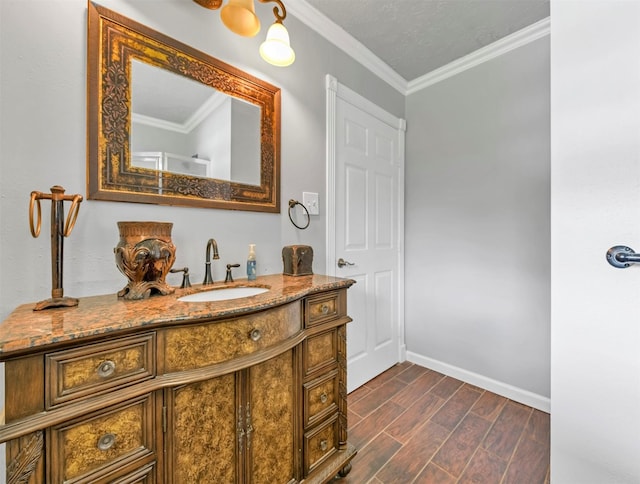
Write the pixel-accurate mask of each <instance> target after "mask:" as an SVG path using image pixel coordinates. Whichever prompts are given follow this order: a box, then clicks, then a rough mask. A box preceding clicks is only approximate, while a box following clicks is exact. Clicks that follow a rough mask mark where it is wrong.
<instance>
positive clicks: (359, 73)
mask: <svg viewBox="0 0 640 484" xmlns="http://www.w3.org/2000/svg"><path fill="white" fill-rule="evenodd" d="M99 3H100V4H101V5H103V6H105V7H107V8H110V9H111V10H114V11H116V12H118V13H120V14H122V15H125V16H127V17H129V18H132V19H133V20H136V21H138V22H140V23H143V24H145V25H148V26H149V27H152V28H154V29H156V30H159V31H162V32H164V33H165V34H167V35H169V36H171V37H173V38H176V39H177V40H180V41H182V42H184V43H186V44H189V45H192V46H193V47H195V48H197V49H199V50H202V51H204V52H206V53H207V54H210V55H212V56H214V57H217V58H219V59H221V60H223V61H225V62H228V63H231V64H233V65H235V66H237V67H239V68H240V69H243V70H245V71H247V72H249V73H251V74H253V75H256V76H258V77H261V78H263V79H265V80H266V81H268V82H271V83H273V84H275V85H277V86H280V87H281V88H282V190H281V200H283V201H284V203H282V206H283V211H282V213H280V214H261V213H254V212H240V211H228V210H213V209H196V208H184V207H168V206H156V205H145V204H129V203H118V202H102V201H91V200H85V201H84V202H83V203H82V205H81V208H80V215H79V217H78V221H77V224H76V227H75V230H74V231H73V233H72V234H71V236H70V237H69V238H68V239H66V240H65V255H64V289H65V294H66V295H68V296H87V295H95V294H104V293H113V292H115V291H117V290H119V289H120V288H121V287H122V286H124V283H125V279H124V276H122V275H121V274H120V273H119V272H118V270H117V269H116V266H115V263H114V258H113V247H115V245H116V243H117V241H118V232H117V227H116V222H117V221H119V220H159V221H168V222H173V223H174V227H173V240H174V243H175V245H176V247H177V259H176V265H177V266H180V267H182V266H188V267H189V268H190V269H191V273H192V281H193V282H201V280H202V278H203V276H204V252H205V244H206V241H207V239H209V238H210V237H215V238H216V239H217V241H218V245H219V247H220V257H221V260H220V261H219V262H215V263H214V268H213V273H214V278H215V279H217V280H220V279H221V278H224V270H223V265H224V264H226V263H229V262H241V263H242V262H243V261H244V260H245V259H246V256H247V251H248V244H249V243H256V244H257V257H258V271H259V273H260V274H264V273H274V272H280V271H281V270H282V262H281V249H282V246H284V245H289V244H297V243H303V244H310V245H312V246H313V247H314V249H315V256H316V260H315V263H314V268H315V270H316V271H318V272H321V271H322V268H323V267H324V257H325V250H324V244H325V228H324V224H325V213H324V210H323V211H322V213H321V215H320V216H319V217H314V219H313V222H312V224H311V226H310V227H309V229H307V230H305V231H299V230H298V229H295V228H294V227H293V225H291V223H290V222H289V219H288V217H287V211H286V208H287V204H286V201H287V200H289V199H290V198H295V199H301V198H302V192H303V191H310V192H317V193H324V191H325V88H324V76H325V75H326V74H327V73H331V74H333V75H335V76H336V77H338V79H340V81H341V82H343V83H344V84H346V85H348V86H349V87H351V88H353V89H356V90H358V91H359V92H361V93H362V94H363V95H364V96H366V97H368V98H370V99H375V100H376V101H377V102H378V103H380V104H381V105H382V106H384V107H385V108H386V109H387V110H389V111H391V112H393V113H395V114H396V115H398V116H404V97H403V96H402V95H401V94H400V93H398V92H397V91H396V90H395V89H392V88H391V87H389V86H388V85H387V84H386V83H384V82H382V81H381V80H379V79H377V78H376V77H374V76H373V75H372V74H371V73H370V72H369V71H368V70H366V69H365V68H363V67H362V66H361V65H360V64H358V63H356V62H354V61H353V60H352V59H351V58H349V57H348V56H347V55H346V54H344V53H343V52H342V51H340V50H338V49H337V48H336V47H334V46H333V45H332V44H330V43H329V42H327V41H326V40H325V39H323V38H322V37H320V36H319V35H318V34H316V33H315V32H313V31H312V30H310V29H308V28H307V27H306V26H304V25H303V24H302V23H300V22H299V21H297V19H295V18H294V17H292V16H290V17H288V18H287V20H286V22H285V24H286V26H287V28H288V29H289V33H290V35H291V39H292V45H293V47H294V49H295V50H296V54H297V60H296V62H295V64H293V66H291V67H289V68H285V69H283V68H277V67H273V66H270V65H268V64H266V63H265V62H264V61H262V59H261V58H260V56H259V54H258V47H259V45H260V43H261V42H262V41H263V40H264V36H265V35H266V29H267V28H268V26H269V25H270V24H271V23H272V21H273V15H272V13H271V8H269V7H268V6H263V5H259V4H258V5H257V6H256V7H257V13H258V14H259V15H260V16H261V17H262V23H263V31H262V32H261V33H260V34H259V35H258V36H257V37H256V38H253V39H246V38H243V37H239V36H236V35H234V34H232V33H230V32H229V31H228V30H227V29H226V28H225V27H224V26H223V25H222V23H221V22H220V19H219V12H216V11H209V10H206V9H204V8H202V7H200V6H199V5H197V4H196V3H195V2H192V1H188V0H164V1H159V2H158V1H143V0H138V1H133V0H128V1H127V0H102V1H100V2H99ZM86 16H87V2H86V0H51V1H47V2H42V1H36V0H2V1H1V2H0V22H1V23H0V45H1V46H2V55H1V58H0V62H1V64H0V69H1V72H2V77H1V78H0V96H1V97H0V103H1V105H2V110H1V113H0V135H1V136H2V143H1V145H0V197H1V198H0V201H1V205H0V222H1V223H2V231H1V232H0V251H1V253H2V257H1V258H0V318H3V317H5V316H6V315H7V314H8V313H9V312H10V311H12V310H13V308H14V307H15V306H16V305H18V304H21V303H26V302H30V301H38V300H41V299H45V298H48V297H49V296H50V293H51V276H50V270H51V269H50V266H51V261H50V245H49V224H48V215H49V210H50V207H49V206H47V204H46V203H45V204H44V205H43V219H44V221H45V223H44V224H43V225H44V226H43V231H42V234H41V236H40V238H38V239H32V238H31V235H30V234H29V227H28V218H27V217H28V215H27V212H28V206H29V193H30V192H31V191H32V190H39V191H43V192H47V191H49V188H50V187H51V186H53V185H56V184H59V185H62V186H63V187H65V188H66V189H67V193H71V194H73V193H80V194H83V195H86V189H85V178H86V154H85V153H86V143H85V138H86V135H85V117H86V114H85V112H86V101H85V98H86V87H85V84H86V43H87V41H86V30H87V26H86ZM67 209H68V207H67ZM173 277H174V278H175V279H172V280H171V282H172V283H175V284H178V283H179V282H180V281H179V279H180V277H179V275H176V276H173Z"/></svg>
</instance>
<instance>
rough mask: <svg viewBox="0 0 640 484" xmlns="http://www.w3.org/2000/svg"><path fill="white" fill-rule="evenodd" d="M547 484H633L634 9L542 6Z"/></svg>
mask: <svg viewBox="0 0 640 484" xmlns="http://www.w3.org/2000/svg"><path fill="white" fill-rule="evenodd" d="M551 18H552V27H551V59H552V62H551V92H552V99H551V100H552V102H551V106H552V131H551V137H552V140H553V143H552V157H551V159H552V172H551V175H552V176H551V179H552V187H551V199H552V221H553V222H552V227H551V229H552V230H551V233H552V253H553V257H552V281H553V282H552V289H553V292H552V301H553V303H552V332H551V341H552V349H551V368H552V378H551V395H552V407H551V411H552V412H551V413H552V417H551V482H553V483H554V484H555V483H557V484H565V483H569V484H573V483H580V484H590V483H593V484H602V483H607V484H608V483H638V482H640V459H639V458H638V457H639V456H640V318H639V315H640V267H637V266H636V267H632V268H629V269H624V270H620V269H615V268H613V267H611V266H609V264H607V262H606V260H605V252H606V251H607V249H608V248H609V247H611V246H613V245H617V244H625V245H627V244H628V245H629V246H631V247H633V248H634V249H636V250H640V68H639V65H640V64H639V59H640V2H637V1H612V0H608V1H602V0H597V1H590V2H584V1H582V2H568V1H558V2H552V3H551Z"/></svg>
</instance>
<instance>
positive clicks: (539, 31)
mask: <svg viewBox="0 0 640 484" xmlns="http://www.w3.org/2000/svg"><path fill="white" fill-rule="evenodd" d="M550 32H551V20H550V17H547V18H544V19H542V20H539V21H538V22H536V23H534V24H531V25H529V26H528V27H525V28H523V29H521V30H518V31H517V32H514V33H513V34H510V35H507V36H506V37H503V38H502V39H500V40H497V41H495V42H494V43H492V44H489V45H487V46H485V47H482V48H480V49H478V50H476V51H474V52H472V53H471V54H469V55H466V56H464V57H461V58H460V59H457V60H455V61H453V62H450V63H449V64H446V65H444V66H442V67H440V68H438V69H436V70H434V71H431V72H429V73H427V74H425V75H424V76H421V77H418V78H416V79H414V80H412V81H409V82H408V84H407V90H406V92H405V94H406V95H409V94H413V93H415V92H417V91H420V90H421V89H424V88H425V87H429V86H432V85H433V84H435V83H437V82H440V81H442V80H444V79H447V78H449V77H452V76H455V75H456V74H459V73H461V72H463V71H466V70H467V69H471V68H472V67H475V66H477V65H479V64H482V63H483V62H487V61H489V60H491V59H494V58H495V57H498V56H500V55H502V54H506V53H507V52H510V51H512V50H514V49H517V48H518V47H521V46H523V45H526V44H528V43H530V42H533V41H534V40H538V39H540V38H542V37H544V36H546V35H549V34H550Z"/></svg>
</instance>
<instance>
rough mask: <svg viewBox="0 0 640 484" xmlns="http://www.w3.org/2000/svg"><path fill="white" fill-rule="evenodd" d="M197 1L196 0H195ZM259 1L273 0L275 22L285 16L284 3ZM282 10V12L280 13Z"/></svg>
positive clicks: (276, 0)
mask: <svg viewBox="0 0 640 484" xmlns="http://www.w3.org/2000/svg"><path fill="white" fill-rule="evenodd" d="M196 1H197V0H196ZM258 1H259V2H260V3H269V2H274V3H277V4H278V5H277V6H275V7H273V15H275V17H276V22H279V23H282V21H283V20H284V19H285V18H287V9H286V8H284V3H282V2H281V1H280V0H258ZM280 11H282V13H280Z"/></svg>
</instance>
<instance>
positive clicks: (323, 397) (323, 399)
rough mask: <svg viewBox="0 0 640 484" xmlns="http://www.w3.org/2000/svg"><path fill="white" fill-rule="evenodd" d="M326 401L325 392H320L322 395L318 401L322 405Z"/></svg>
mask: <svg viewBox="0 0 640 484" xmlns="http://www.w3.org/2000/svg"><path fill="white" fill-rule="evenodd" d="M328 399H329V397H327V393H326V392H322V394H321V395H320V401H321V402H322V403H327V400H328Z"/></svg>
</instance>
